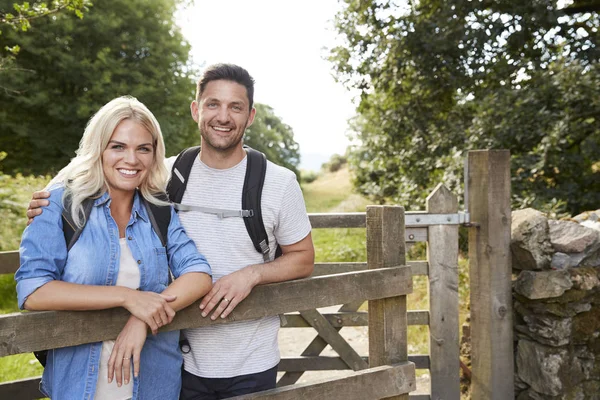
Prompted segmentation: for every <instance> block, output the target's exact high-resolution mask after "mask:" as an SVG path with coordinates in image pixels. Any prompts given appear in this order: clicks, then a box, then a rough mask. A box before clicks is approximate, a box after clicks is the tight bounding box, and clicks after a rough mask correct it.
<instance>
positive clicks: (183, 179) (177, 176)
mask: <svg viewBox="0 0 600 400" xmlns="http://www.w3.org/2000/svg"><path fill="white" fill-rule="evenodd" d="M198 154H200V146H194V147H190V148H187V149H185V150H183V151H182V152H181V153H179V155H178V156H177V159H175V163H174V164H173V168H172V169H171V179H169V183H168V184H167V194H168V196H169V200H171V202H173V203H181V199H183V193H185V188H186V187H187V182H188V177H189V176H190V171H191V170H192V166H193V165H194V160H196V157H198Z"/></svg>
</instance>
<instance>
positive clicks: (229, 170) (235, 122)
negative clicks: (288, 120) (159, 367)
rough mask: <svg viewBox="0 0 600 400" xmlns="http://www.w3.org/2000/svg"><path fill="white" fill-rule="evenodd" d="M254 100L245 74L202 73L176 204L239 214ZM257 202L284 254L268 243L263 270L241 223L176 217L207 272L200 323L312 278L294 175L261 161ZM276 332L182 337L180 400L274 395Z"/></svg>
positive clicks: (268, 324)
mask: <svg viewBox="0 0 600 400" xmlns="http://www.w3.org/2000/svg"><path fill="white" fill-rule="evenodd" d="M253 97H254V80H253V79H252V77H251V76H250V75H249V74H248V72H247V71H246V70H245V69H243V68H241V67H239V66H236V65H230V64H217V65H213V66H210V67H208V68H207V69H206V70H205V72H204V74H203V75H202V77H201V78H200V80H199V81H198V86H197V91H196V99H195V100H194V101H193V102H192V104H191V113H192V118H193V119H194V121H196V123H197V124H198V129H199V130H200V134H201V145H202V150H201V152H200V156H199V158H197V159H196V160H195V161H194V165H193V167H192V170H191V172H190V175H189V178H188V183H187V186H186V191H185V193H184V195H183V199H182V204H185V205H192V206H199V207H206V208H219V209H232V210H236V209H237V210H240V209H241V199H242V188H243V184H244V177H245V173H246V164H247V163H246V161H247V160H246V152H245V150H244V149H243V147H242V144H243V135H244V131H245V129H246V128H247V127H249V126H250V125H251V124H252V122H253V120H254V116H255V113H256V110H255V109H254V107H253ZM173 161H174V158H171V159H170V162H171V163H172V162H173ZM42 195H43V193H38V194H36V196H35V197H40V198H41V197H43V196H42ZM261 201H262V214H263V221H264V225H265V229H266V231H267V234H268V237H269V243H278V244H279V245H280V247H281V249H282V253H283V255H282V256H281V257H279V258H277V259H274V255H275V249H276V247H277V246H276V245H273V246H272V247H271V254H270V259H271V260H273V261H270V262H267V263H265V262H264V261H263V256H262V255H261V254H260V253H258V252H257V251H256V250H255V248H254V246H253V244H252V241H251V239H250V237H249V236H248V233H247V231H246V228H245V224H244V221H243V219H242V218H219V217H218V216H217V215H213V214H210V213H205V212H202V211H182V212H180V213H179V217H180V219H181V222H182V224H183V226H184V228H185V230H186V232H187V234H188V235H189V236H190V237H191V238H192V239H193V240H194V241H195V243H196V246H197V247H198V249H199V251H200V252H202V254H204V256H205V257H206V258H207V260H208V262H209V264H210V265H211V267H212V271H213V281H214V286H213V289H212V290H211V291H210V292H209V293H208V294H207V295H206V296H205V297H204V299H203V300H202V302H201V304H200V309H201V313H202V316H203V317H206V318H211V319H213V320H214V319H216V318H225V317H227V316H228V315H229V314H230V313H231V312H232V311H233V310H234V309H235V307H236V306H237V305H238V304H239V303H240V302H241V301H242V300H243V299H245V298H246V297H247V296H248V294H249V293H250V291H251V290H252V288H254V286H256V285H259V284H266V283H272V282H281V281H285V280H290V279H296V278H303V277H307V276H309V275H310V274H311V273H312V270H313V265H314V249H313V244H312V238H311V234H310V230H311V227H310V223H309V220H308V216H307V214H306V209H305V205H304V200H303V198H302V192H301V190H300V186H299V185H298V182H297V181H296V177H295V175H294V174H293V173H292V172H291V171H289V170H287V169H285V168H283V167H280V166H277V165H275V164H273V163H271V162H268V164H267V171H266V176H265V182H264V186H263V192H262V200H261ZM39 205H43V204H42V203H40V202H39V201H36V200H33V201H32V202H31V204H30V210H28V212H27V215H28V217H30V218H31V217H33V216H35V215H37V213H38V212H39V210H36V209H35V207H39ZM278 329H279V318H277V317H269V318H261V319H258V320H252V321H240V322H234V323H229V324H223V325H221V324H219V325H214V326H209V327H203V328H196V329H188V330H186V331H185V332H184V335H185V336H186V338H187V340H188V341H189V344H190V351H189V353H185V354H184V371H183V377H182V390H181V399H223V398H227V397H233V396H237V395H241V394H247V393H254V392H257V391H262V390H267V389H271V388H274V387H275V383H276V374H277V365H278V363H279V349H278V344H277V333H278Z"/></svg>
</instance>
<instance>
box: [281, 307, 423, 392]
mask: <svg viewBox="0 0 600 400" xmlns="http://www.w3.org/2000/svg"><path fill="white" fill-rule="evenodd" d="M338 309H339V306H335V307H326V308H322V309H319V310H320V311H321V312H335V311H337V310H338ZM367 331H368V330H367V327H366V326H365V327H345V328H342V330H341V331H340V334H341V335H342V337H343V338H344V339H346V341H347V342H348V343H349V344H350V345H351V346H352V347H353V348H354V349H355V350H356V351H357V353H358V354H359V355H361V356H368V355H369V339H368V333H367ZM315 336H317V332H316V331H315V330H314V329H312V328H289V329H281V330H280V331H279V349H280V351H281V357H298V356H299V355H300V354H301V353H302V351H304V349H305V348H306V346H308V344H309V343H310V342H311V341H312V340H313V339H314V338H315ZM321 355H323V356H337V353H336V352H335V351H333V349H332V348H331V347H330V346H327V347H326V348H325V350H323V352H322V353H321ZM351 373H352V371H351V370H343V371H313V372H305V373H304V374H303V375H302V377H301V378H300V380H299V381H298V383H307V382H312V381H315V380H320V379H325V378H341V377H344V376H347V375H348V374H351ZM281 375H283V373H279V376H281ZM426 393H429V375H422V376H419V377H417V390H416V391H414V392H412V394H426Z"/></svg>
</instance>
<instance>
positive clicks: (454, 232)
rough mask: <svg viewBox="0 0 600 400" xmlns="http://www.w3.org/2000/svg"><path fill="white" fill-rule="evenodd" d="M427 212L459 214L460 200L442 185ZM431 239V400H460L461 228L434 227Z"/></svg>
mask: <svg viewBox="0 0 600 400" xmlns="http://www.w3.org/2000/svg"><path fill="white" fill-rule="evenodd" d="M427 212H428V213H430V214H456V213H457V212H458V199H457V198H456V195H455V194H454V193H452V192H450V190H448V189H447V188H446V187H445V186H444V185H443V184H441V183H440V184H439V185H438V186H437V187H436V188H435V189H434V191H433V192H432V193H431V194H430V195H429V196H428V197H427ZM427 237H428V241H427V261H428V262H429V315H430V317H429V355H430V360H431V362H430V367H429V370H430V373H431V399H432V400H439V399H443V400H460V345H459V337H458V332H459V321H458V225H430V226H429V228H428V234H427Z"/></svg>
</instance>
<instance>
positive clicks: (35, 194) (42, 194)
mask: <svg viewBox="0 0 600 400" xmlns="http://www.w3.org/2000/svg"><path fill="white" fill-rule="evenodd" d="M48 197H50V192H48V191H46V190H39V191H37V192H33V194H32V195H31V198H32V199H47V198H48Z"/></svg>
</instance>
